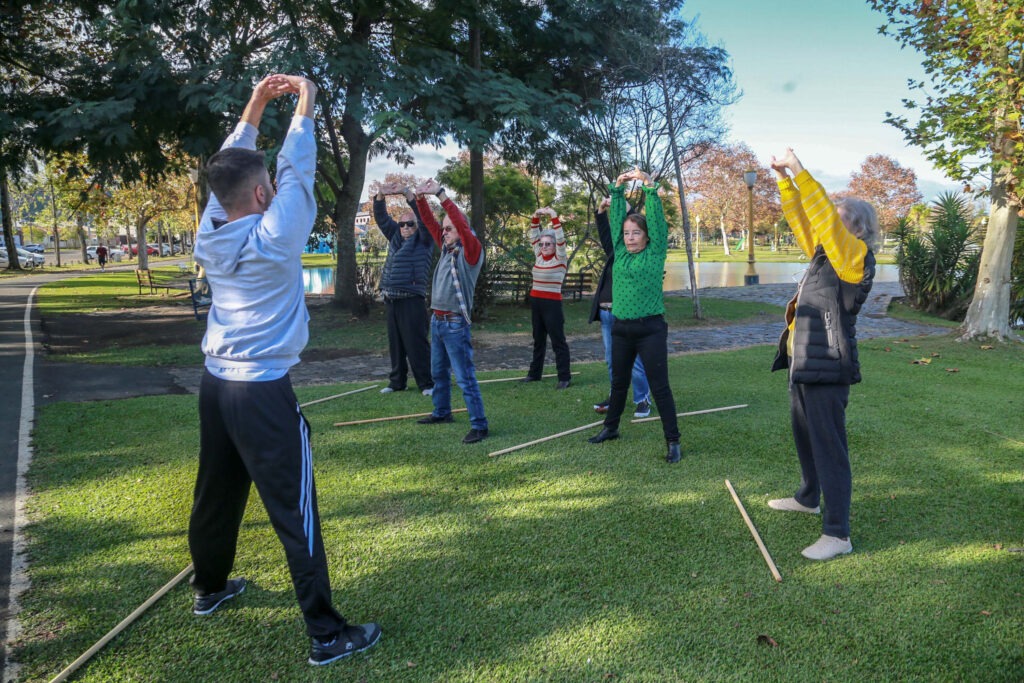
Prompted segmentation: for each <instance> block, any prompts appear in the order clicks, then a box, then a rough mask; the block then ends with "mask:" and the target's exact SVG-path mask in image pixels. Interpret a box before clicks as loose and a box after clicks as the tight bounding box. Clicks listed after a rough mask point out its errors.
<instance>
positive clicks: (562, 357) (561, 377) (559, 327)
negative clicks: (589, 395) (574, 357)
mask: <svg viewBox="0 0 1024 683" xmlns="http://www.w3.org/2000/svg"><path fill="white" fill-rule="evenodd" d="M530 310H531V312H532V314H533V361H532V362H531V363H530V377H533V378H535V379H540V377H541V375H543V374H544V356H545V355H546V354H547V350H548V349H547V346H548V337H549V336H550V337H551V350H552V351H554V352H555V367H556V368H557V369H558V381H559V382H568V381H569V380H571V379H572V373H571V372H570V371H569V344H567V343H566V341H565V314H564V313H563V312H562V301H561V300H560V299H559V300H555V299H539V298H536V297H530Z"/></svg>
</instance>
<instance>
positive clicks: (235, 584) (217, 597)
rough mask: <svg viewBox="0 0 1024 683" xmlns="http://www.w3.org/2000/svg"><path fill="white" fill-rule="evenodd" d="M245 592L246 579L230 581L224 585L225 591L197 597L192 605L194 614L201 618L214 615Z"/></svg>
mask: <svg viewBox="0 0 1024 683" xmlns="http://www.w3.org/2000/svg"><path fill="white" fill-rule="evenodd" d="M244 592H245V579H243V578H238V579H228V580H227V583H225V584H224V590H222V591H217V592H216V593H208V594H206V595H196V598H195V601H194V602H193V603H192V614H198V615H200V616H206V615H207V614H213V613H214V612H215V611H217V608H218V607H220V606H221V605H222V604H223V603H224V602H226V601H228V600H230V599H231V598H233V597H235V596H236V595H241V594H242V593H244Z"/></svg>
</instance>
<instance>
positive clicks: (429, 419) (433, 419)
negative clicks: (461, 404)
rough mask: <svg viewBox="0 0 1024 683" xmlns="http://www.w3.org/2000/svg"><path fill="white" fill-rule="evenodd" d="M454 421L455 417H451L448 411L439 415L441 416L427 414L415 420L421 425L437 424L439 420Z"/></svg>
mask: <svg viewBox="0 0 1024 683" xmlns="http://www.w3.org/2000/svg"><path fill="white" fill-rule="evenodd" d="M454 421H455V418H454V417H452V414H451V413H448V414H447V415H444V416H441V417H438V416H437V415H427V416H426V417H421V418H420V419H418V420H416V422H417V423H418V424H421V425H432V424H437V423H439V422H454Z"/></svg>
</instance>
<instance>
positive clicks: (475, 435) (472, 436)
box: [462, 429, 487, 443]
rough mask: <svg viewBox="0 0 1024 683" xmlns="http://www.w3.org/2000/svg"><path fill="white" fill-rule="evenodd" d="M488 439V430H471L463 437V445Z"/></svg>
mask: <svg viewBox="0 0 1024 683" xmlns="http://www.w3.org/2000/svg"><path fill="white" fill-rule="evenodd" d="M486 438H487V430H486V429H470V430H469V432H467V433H466V436H465V437H463V439H462V443H479V442H481V441H483V440H484V439H486Z"/></svg>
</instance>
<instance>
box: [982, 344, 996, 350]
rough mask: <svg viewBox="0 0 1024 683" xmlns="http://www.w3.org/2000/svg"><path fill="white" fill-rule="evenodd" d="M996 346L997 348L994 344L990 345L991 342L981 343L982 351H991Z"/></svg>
mask: <svg viewBox="0 0 1024 683" xmlns="http://www.w3.org/2000/svg"><path fill="white" fill-rule="evenodd" d="M994 348H995V347H994V346H992V345H990V344H982V345H981V350H982V351H991V350H992V349H994Z"/></svg>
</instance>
